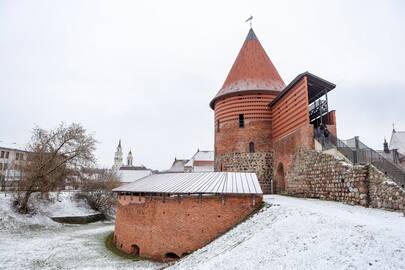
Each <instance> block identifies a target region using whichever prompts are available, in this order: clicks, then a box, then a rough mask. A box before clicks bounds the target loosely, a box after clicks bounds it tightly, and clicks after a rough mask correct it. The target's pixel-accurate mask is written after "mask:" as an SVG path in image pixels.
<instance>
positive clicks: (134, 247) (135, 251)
mask: <svg viewBox="0 0 405 270" xmlns="http://www.w3.org/2000/svg"><path fill="white" fill-rule="evenodd" d="M131 247H132V252H131V254H132V255H134V256H139V247H138V245H132V246H131Z"/></svg>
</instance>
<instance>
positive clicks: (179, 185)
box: [112, 172, 263, 195]
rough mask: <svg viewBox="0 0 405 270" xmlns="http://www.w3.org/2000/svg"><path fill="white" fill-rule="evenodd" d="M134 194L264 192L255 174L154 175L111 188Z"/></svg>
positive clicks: (255, 193) (233, 193)
mask: <svg viewBox="0 0 405 270" xmlns="http://www.w3.org/2000/svg"><path fill="white" fill-rule="evenodd" d="M112 191H113V192H118V193H132V194H133V193H135V194H177V195H179V194H186V195H191V194H212V195H213V194H215V195H217V194H222V195H225V194H228V195H229V194H232V195H262V194H263V192H262V189H261V187H260V184H259V181H258V179H257V176H256V174H255V173H241V172H195V173H164V174H152V175H150V176H147V177H144V178H141V179H138V180H136V181H134V182H132V183H130V184H127V185H123V186H120V187H117V188H115V189H113V190H112Z"/></svg>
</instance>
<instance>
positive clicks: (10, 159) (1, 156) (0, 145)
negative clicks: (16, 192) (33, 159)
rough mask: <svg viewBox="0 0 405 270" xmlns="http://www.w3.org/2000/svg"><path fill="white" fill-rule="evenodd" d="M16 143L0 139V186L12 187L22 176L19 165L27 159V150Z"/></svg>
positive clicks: (3, 187)
mask: <svg viewBox="0 0 405 270" xmlns="http://www.w3.org/2000/svg"><path fill="white" fill-rule="evenodd" d="M23 149H24V148H23V147H22V146H19V145H17V144H16V143H6V142H3V141H0V187H1V188H2V189H5V188H6V187H7V188H12V187H14V186H15V185H16V183H17V181H19V180H21V178H22V177H23V174H22V170H21V166H23V165H24V164H25V163H26V162H27V159H28V154H29V152H27V151H25V150H23Z"/></svg>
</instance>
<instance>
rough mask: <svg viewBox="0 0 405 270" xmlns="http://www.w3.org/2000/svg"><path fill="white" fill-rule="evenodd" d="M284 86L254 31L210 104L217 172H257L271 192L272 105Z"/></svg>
mask: <svg viewBox="0 0 405 270" xmlns="http://www.w3.org/2000/svg"><path fill="white" fill-rule="evenodd" d="M284 87H285V84H284V82H283V80H282V78H281V77H280V75H279V73H278V71H277V70H276V68H275V67H274V65H273V63H272V62H271V60H270V58H269V57H268V56H267V54H266V52H265V51H264V49H263V47H262V45H261V44H260V42H259V40H258V39H257V37H256V35H255V33H254V31H253V29H250V30H249V33H248V35H247V37H246V40H245V42H244V43H243V46H242V48H241V50H240V51H239V54H238V56H237V58H236V60H235V62H234V64H233V66H232V68H231V70H230V72H229V74H228V77H227V78H226V80H225V82H224V84H223V86H222V88H221V89H220V90H219V92H218V94H217V95H216V96H215V97H214V99H213V100H212V101H211V103H210V106H211V108H212V109H214V112H215V170H216V171H250V172H256V174H257V177H258V179H259V182H260V185H261V187H262V189H263V192H265V193H269V192H271V178H272V174H273V150H272V134H271V133H272V132H271V125H272V115H271V111H270V109H269V107H268V104H269V103H270V102H271V101H272V100H273V99H274V98H275V97H276V96H277V95H278V94H279V93H280V91H281V90H282V89H283V88H284Z"/></svg>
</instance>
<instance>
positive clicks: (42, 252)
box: [0, 192, 161, 270]
mask: <svg viewBox="0 0 405 270" xmlns="http://www.w3.org/2000/svg"><path fill="white" fill-rule="evenodd" d="M53 195H55V194H53ZM72 197H73V194H72V193H69V192H66V193H61V196H59V198H58V199H57V200H55V202H54V203H49V202H46V201H42V202H41V203H39V209H38V211H37V214H36V215H34V216H32V217H26V216H22V215H19V214H17V213H14V212H13V211H12V210H11V206H10V199H11V196H10V195H8V196H7V197H4V193H2V192H0V269H13V270H14V269H16V270H19V269H128V268H136V269H157V268H160V267H161V264H158V263H153V262H149V261H139V262H134V261H131V260H127V259H123V258H120V257H117V256H116V255H114V254H113V253H111V252H110V251H109V250H106V248H105V245H104V239H105V237H106V236H107V235H108V234H109V233H111V232H112V231H113V230H114V224H113V223H111V222H96V223H92V224H87V225H66V224H60V223H56V222H54V221H52V220H51V219H50V218H49V217H48V216H67V215H84V214H88V213H92V212H94V211H93V210H91V209H89V208H88V207H87V205H86V204H85V203H83V202H76V201H75V200H73V199H72Z"/></svg>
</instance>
